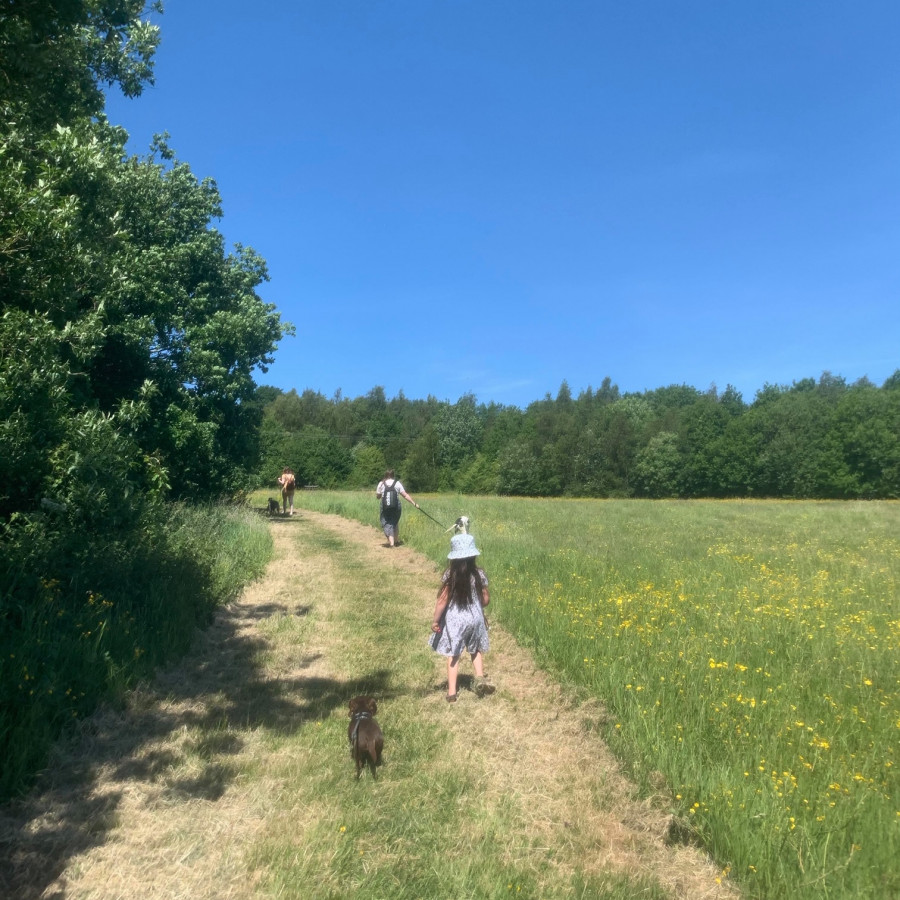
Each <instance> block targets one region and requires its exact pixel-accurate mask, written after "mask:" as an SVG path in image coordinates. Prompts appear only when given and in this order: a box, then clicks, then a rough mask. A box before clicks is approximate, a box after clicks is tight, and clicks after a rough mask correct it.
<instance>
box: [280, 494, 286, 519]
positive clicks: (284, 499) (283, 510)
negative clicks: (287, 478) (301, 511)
mask: <svg viewBox="0 0 900 900" xmlns="http://www.w3.org/2000/svg"><path fill="white" fill-rule="evenodd" d="M281 509H282V512H283V514H284V515H287V491H282V492H281Z"/></svg>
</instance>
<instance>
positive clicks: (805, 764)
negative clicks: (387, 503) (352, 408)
mask: <svg viewBox="0 0 900 900" xmlns="http://www.w3.org/2000/svg"><path fill="white" fill-rule="evenodd" d="M417 499H420V500H422V504H423V506H425V508H426V509H428V511H429V512H431V513H432V514H433V515H434V516H435V517H436V518H437V519H439V520H440V521H442V522H452V521H453V520H454V518H455V517H456V516H457V515H459V514H461V513H465V514H467V515H469V516H471V517H472V520H473V526H474V527H473V530H474V533H475V535H476V539H477V542H478V546H479V548H480V549H481V550H482V554H483V556H482V559H483V562H484V565H485V568H486V570H487V571H488V574H489V575H490V576H491V600H492V602H491V609H492V610H493V611H494V612H493V615H495V616H496V617H497V618H498V620H499V621H502V623H503V624H504V625H505V626H507V627H508V628H509V629H510V630H511V631H513V632H514V633H515V634H516V636H517V637H518V639H519V640H520V641H521V642H522V643H524V644H526V645H527V646H530V647H533V648H534V650H535V652H536V655H537V658H538V659H539V660H541V661H542V663H543V664H544V665H545V666H546V667H547V668H549V669H550V670H551V671H552V672H554V673H555V674H556V675H557V676H559V677H561V678H563V679H564V680H565V681H567V682H568V683H570V684H572V685H573V686H575V687H576V689H578V690H580V691H582V692H583V693H585V694H586V695H590V696H593V697H596V698H598V699H599V700H600V701H602V703H603V704H604V706H605V708H606V710H607V715H606V716H605V717H602V718H601V719H600V720H599V721H598V723H597V728H598V729H599V730H600V731H601V733H602V734H603V735H604V737H605V738H606V739H607V741H608V742H609V744H610V746H611V747H612V748H613V749H614V750H615V752H616V753H617V754H618V755H619V756H620V757H621V758H622V759H623V760H626V761H627V762H628V763H629V764H630V766H631V770H632V772H633V774H634V776H635V777H636V778H637V779H638V780H639V781H644V782H645V783H650V782H651V781H652V779H653V773H654V772H657V771H658V772H661V773H662V774H663V775H664V776H665V778H666V781H667V782H668V785H669V789H670V791H671V802H672V807H673V809H674V810H675V811H677V812H678V814H679V816H680V819H681V822H682V826H683V832H684V836H685V837H686V838H689V839H698V840H700V841H702V842H703V844H704V845H705V846H706V847H707V848H708V849H709V850H710V851H711V852H712V853H713V855H714V856H715V858H716V859H717V860H718V861H719V862H720V863H721V865H722V866H723V867H724V868H727V869H728V871H729V873H730V877H732V878H734V879H735V880H737V881H738V883H740V884H741V885H742V886H743V887H744V888H745V889H746V891H747V893H748V895H749V896H754V897H797V898H814V897H831V898H847V900H849V898H854V900H855V898H863V897H865V898H871V900H880V898H882V897H888V896H895V895H896V894H897V892H898V891H900V867H898V864H897V860H898V858H900V854H898V851H900V833H898V827H897V816H898V812H897V810H898V800H900V775H898V765H900V761H898V759H897V747H898V743H897V728H898V723H900V691H898V685H900V669H898V653H897V651H898V642H897V621H898V619H900V609H898V597H900V594H898V580H900V562H898V561H900V539H898V535H900V521H898V519H900V507H898V506H897V505H896V504H894V503H853V504H837V503H802V502H791V503H783V502H733V503H723V502H709V501H699V502H692V503H687V504H685V503H673V502H665V501H663V502H654V503H647V502H636V501H546V500H521V499H497V498H493V499H489V498H479V497H465V498H462V497H456V498H450V497H446V496H443V497H436V498H432V499H431V500H430V501H426V500H425V499H424V498H417ZM298 500H299V502H300V503H303V504H305V505H307V506H310V507H313V508H318V509H323V510H325V511H332V512H340V513H341V514H342V515H347V516H351V517H354V518H358V519H359V520H361V521H366V522H369V523H371V524H377V508H376V505H375V504H374V502H373V501H372V500H371V498H370V497H368V496H364V495H362V494H349V493H342V494H337V493H325V492H312V493H304V494H302V495H299V496H298ZM401 532H402V534H403V537H404V540H405V541H406V542H407V543H409V544H411V545H414V546H416V547H417V548H419V549H421V550H424V551H425V552H426V553H428V555H429V556H431V557H432V558H433V559H435V560H436V561H438V560H442V559H443V558H444V557H445V555H446V550H447V538H446V535H444V534H441V531H440V529H439V528H438V527H437V526H435V525H434V523H432V522H430V521H429V520H427V519H425V518H424V517H422V516H421V515H419V514H417V513H416V512H415V510H410V511H409V515H408V516H405V517H404V520H403V524H402V525H401Z"/></svg>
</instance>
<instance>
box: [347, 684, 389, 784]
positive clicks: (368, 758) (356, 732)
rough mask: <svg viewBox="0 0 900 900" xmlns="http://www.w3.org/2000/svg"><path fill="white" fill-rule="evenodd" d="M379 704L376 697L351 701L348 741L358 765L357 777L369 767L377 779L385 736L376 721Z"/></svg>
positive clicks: (351, 754) (351, 753) (355, 698)
mask: <svg viewBox="0 0 900 900" xmlns="http://www.w3.org/2000/svg"><path fill="white" fill-rule="evenodd" d="M377 712H378V704H377V703H376V702H375V698H374V697H354V698H353V699H352V700H351V701H350V725H349V726H348V727H347V740H348V741H350V756H351V758H352V759H353V761H354V762H355V763H356V777H357V779H358V778H359V776H360V773H361V772H362V770H363V769H364V768H365V767H366V763H368V765H369V770H370V771H371V773H372V777H373V778H376V777H377V776H376V774H375V767H376V766H380V765H381V748H382V747H383V746H384V736H383V735H382V733H381V728H379V727H378V723H377V722H376V721H375V718H374V716H375V713H377Z"/></svg>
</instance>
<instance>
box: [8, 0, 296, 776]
mask: <svg viewBox="0 0 900 900" xmlns="http://www.w3.org/2000/svg"><path fill="white" fill-rule="evenodd" d="M143 5H144V4H143V0H15V2H8V3H4V4H2V6H0V304H2V305H0V657H2V660H3V663H2V666H3V668H2V670H0V674H2V687H0V690H2V692H3V693H2V696H0V707H2V709H3V710H4V717H3V720H2V722H0V756H3V757H4V758H6V748H7V746H9V745H10V742H11V741H12V742H16V741H18V743H19V744H21V742H22V741H23V740H27V734H28V728H27V725H28V722H29V721H41V722H43V723H44V724H46V723H53V724H56V723H57V721H58V720H60V719H63V718H65V717H66V716H67V715H68V714H69V713H70V712H81V711H83V710H84V708H85V707H87V706H89V705H90V703H91V702H92V700H93V699H94V698H95V697H96V696H97V691H96V690H95V685H94V683H95V682H98V681H99V682H103V681H104V679H105V678H106V677H107V675H108V672H109V671H111V670H116V671H118V672H120V673H121V671H123V667H125V666H126V665H127V664H128V663H129V660H131V661H132V662H133V660H134V659H135V658H136V656H137V657H139V656H140V655H141V653H142V652H145V650H146V647H143V648H142V647H140V645H139V641H140V635H139V629H138V628H136V627H133V623H134V622H145V621H148V620H149V619H150V618H151V617H152V616H151V613H152V615H155V614H156V613H157V612H159V611H160V610H161V609H162V608H163V607H165V608H166V613H165V615H166V616H168V617H170V618H171V619H172V621H174V622H180V623H181V626H180V627H181V628H182V633H190V630H189V629H188V630H186V631H185V629H184V626H185V624H186V622H190V621H192V620H193V619H194V618H195V616H193V614H191V612H190V610H192V609H195V608H196V610H200V609H206V607H207V605H208V604H207V602H206V599H204V598H205V597H206V593H207V592H206V591H204V592H203V593H202V594H198V595H197V596H196V597H194V598H188V597H186V596H185V594H184V591H190V590H193V586H195V585H196V584H197V581H198V579H196V578H189V577H187V576H186V571H187V570H191V571H197V572H208V569H209V562H208V561H203V560H200V559H199V558H198V557H197V555H196V554H197V553H200V552H201V550H200V549H199V548H193V547H192V545H191V543H190V542H189V541H184V540H180V539H170V538H169V537H167V536H166V535H167V533H168V530H169V523H170V522H171V511H170V509H169V508H168V506H167V504H168V501H171V500H175V499H179V498H185V499H191V500H194V501H196V500H203V501H207V500H212V499H215V498H218V497H222V496H224V495H227V494H230V493H232V492H234V491H236V490H238V489H241V488H243V487H244V486H245V485H246V482H247V478H248V475H249V473H250V472H251V471H252V470H253V469H254V468H255V466H256V460H255V456H254V454H255V452H256V449H257V443H258V442H257V439H256V430H257V429H258V426H259V420H260V410H259V407H258V404H257V403H256V402H255V390H256V386H255V384H254V381H253V377H252V373H253V371H254V370H255V369H257V368H259V369H262V370H263V371H265V367H266V365H267V364H268V363H269V362H271V359H272V354H273V352H274V349H275V347H276V344H277V342H278V340H279V339H280V338H281V336H282V334H283V333H284V332H285V330H286V329H287V327H288V326H285V325H284V324H283V323H282V322H281V321H280V319H279V316H278V314H277V312H276V311H275V309H274V307H273V306H271V305H269V304H266V303H264V302H263V301H262V300H261V298H260V297H259V296H258V295H257V293H256V288H257V287H258V286H259V285H260V283H261V282H262V281H263V280H265V278H266V268H265V264H264V262H263V260H262V259H261V258H260V257H259V256H258V255H257V254H256V253H254V252H253V251H252V250H249V249H245V248H242V247H240V246H237V247H236V249H235V250H234V252H233V253H228V252H226V247H225V241H224V239H223V237H222V235H221V234H220V233H219V232H218V231H217V230H216V229H215V228H214V227H213V226H212V222H213V220H214V219H216V218H218V217H219V216H220V215H221V209H220V201H219V195H218V192H217V189H216V185H215V183H214V182H213V181H211V180H209V179H207V180H204V181H199V180H198V179H197V178H196V177H195V176H194V175H193V174H192V172H191V170H190V168H189V167H188V166H187V165H186V164H184V163H182V162H179V161H178V160H177V159H176V158H175V155H174V153H173V152H172V150H171V149H170V148H169V146H168V144H167V142H166V139H165V137H159V138H157V139H156V141H155V142H154V144H153V147H152V148H151V151H150V153H149V155H148V156H146V157H144V158H137V157H130V156H128V155H127V154H126V152H125V142H126V139H127V135H126V133H125V132H124V131H123V130H122V129H121V128H116V127H114V126H113V125H111V124H110V123H109V122H108V121H107V120H106V118H105V116H104V114H103V110H104V94H103V88H104V85H117V86H118V87H119V88H121V90H123V92H124V93H125V94H126V95H128V96H135V95H137V94H139V93H140V91H141V88H142V87H143V85H145V84H146V83H148V82H149V81H150V80H152V57H153V53H154V50H155V48H156V45H157V41H158V29H157V27H156V26H155V25H153V24H151V23H150V22H148V21H144V20H143V19H142V18H141V16H142V15H143V12H142V10H143ZM154 9H157V6H156V5H154ZM202 552H203V553H208V552H209V547H203V548H202ZM151 573H155V575H154V576H153V578H150V574H151ZM233 583H234V582H233V581H232V584H233ZM229 590H230V588H229ZM126 597H127V598H128V602H127V604H126V603H125V600H124V598H126ZM98 598H103V599H102V600H100V599H98ZM116 598H117V599H116ZM207 599H208V598H207ZM113 600H115V602H113ZM105 604H110V605H109V606H106V605H105ZM142 604H143V605H142ZM179 606H180V607H181V609H182V611H183V610H185V609H186V610H187V611H188V614H187V616H186V617H185V616H184V615H181V613H180V612H179V611H178V610H177V609H176V607H179ZM142 610H143V611H142ZM94 619H96V622H95V623H94V625H92V624H91V623H92V622H94ZM101 621H102V622H103V627H102V628H99V625H97V624H96V623H99V622H101ZM48 623H49V624H48ZM54 623H55V625H56V626H58V627H56V628H54V627H53V625H54ZM48 628H49V629H50V630H49V631H47V629H48ZM98 629H99V630H98ZM39 635H40V637H39ZM127 635H131V636H130V637H127ZM129 641H131V644H132V646H131V647H130V648H129V647H127V646H126V645H127V644H128V642H129ZM35 642H37V644H39V645H41V646H39V647H37V648H36V646H35ZM114 645H115V646H114ZM139 650H140V651H141V653H139V652H138V651H139ZM26 660H27V661H26ZM97 660H105V661H106V662H104V663H103V665H101V666H100V668H99V670H98V669H97V667H96V666H95V663H96V662H97ZM10 667H11V668H10ZM64 671H65V672H68V673H69V674H70V676H71V681H70V682H69V683H68V684H67V685H66V688H67V693H66V694H65V696H62V693H63V692H62V691H61V690H60V683H61V681H66V679H65V678H63V677H62V674H61V673H62V672H64ZM74 697H79V698H84V697H86V698H87V699H86V700H85V699H78V700H77V702H76V701H75V700H74V699H73V698H74ZM48 698H52V702H51V700H50V699H48ZM23 729H24V731H23ZM51 730H52V729H51ZM5 786H6V787H8V784H5Z"/></svg>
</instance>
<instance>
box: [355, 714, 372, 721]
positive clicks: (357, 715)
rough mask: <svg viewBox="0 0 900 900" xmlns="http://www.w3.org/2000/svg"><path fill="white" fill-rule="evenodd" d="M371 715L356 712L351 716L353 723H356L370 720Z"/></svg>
mask: <svg viewBox="0 0 900 900" xmlns="http://www.w3.org/2000/svg"><path fill="white" fill-rule="evenodd" d="M371 718H372V713H370V712H358V713H354V714H353V721H354V722H356V721H358V720H359V719H371Z"/></svg>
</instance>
